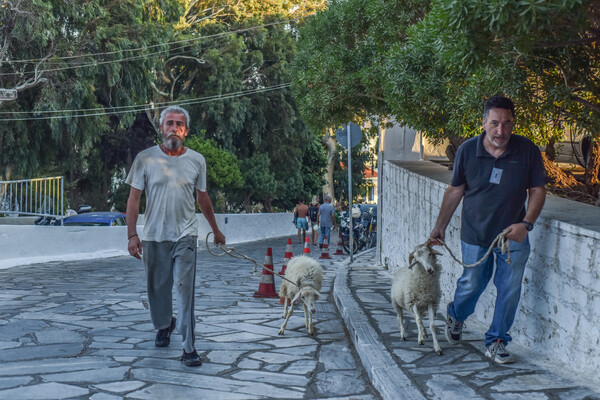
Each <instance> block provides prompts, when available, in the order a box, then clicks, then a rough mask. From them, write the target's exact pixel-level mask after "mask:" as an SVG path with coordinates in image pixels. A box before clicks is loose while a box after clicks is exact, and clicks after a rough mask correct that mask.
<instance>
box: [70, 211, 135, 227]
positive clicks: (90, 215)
mask: <svg viewBox="0 0 600 400" xmlns="http://www.w3.org/2000/svg"><path fill="white" fill-rule="evenodd" d="M59 225H60V224H59ZM63 225H64V226H124V225H127V221H126V220H125V214H124V213H121V212H112V211H98V212H86V213H83V214H77V215H73V216H72V217H67V218H65V219H64V221H63Z"/></svg>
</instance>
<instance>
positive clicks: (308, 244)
mask: <svg viewBox="0 0 600 400" xmlns="http://www.w3.org/2000/svg"><path fill="white" fill-rule="evenodd" d="M304 254H310V238H306V242H305V243H304Z"/></svg>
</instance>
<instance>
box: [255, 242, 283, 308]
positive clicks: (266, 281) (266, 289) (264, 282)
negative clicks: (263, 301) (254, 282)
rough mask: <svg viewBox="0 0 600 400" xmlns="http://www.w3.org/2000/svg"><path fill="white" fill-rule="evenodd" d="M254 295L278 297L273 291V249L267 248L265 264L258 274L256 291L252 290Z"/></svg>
mask: <svg viewBox="0 0 600 400" xmlns="http://www.w3.org/2000/svg"><path fill="white" fill-rule="evenodd" d="M267 268H269V269H267ZM254 297H279V295H278V294H277V293H275V280H274V279H273V249H271V248H270V247H269V248H267V255H266V256H265V264H264V267H263V269H262V275H261V276H260V284H259V285H258V291H256V292H254Z"/></svg>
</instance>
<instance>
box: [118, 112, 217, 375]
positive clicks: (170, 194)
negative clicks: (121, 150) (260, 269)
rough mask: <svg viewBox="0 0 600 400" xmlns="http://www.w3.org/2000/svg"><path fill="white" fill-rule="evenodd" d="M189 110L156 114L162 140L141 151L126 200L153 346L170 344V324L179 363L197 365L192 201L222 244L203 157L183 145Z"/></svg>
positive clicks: (129, 233) (132, 250) (195, 226)
mask: <svg viewBox="0 0 600 400" xmlns="http://www.w3.org/2000/svg"><path fill="white" fill-rule="evenodd" d="M189 121H190V117H189V114H188V112H187V111H186V110H185V109H183V108H181V107H176V106H171V107H168V108H166V109H165V110H163V112H162V113H161V114H160V121H159V123H160V126H159V131H160V133H161V134H162V139H163V142H162V144H160V145H158V146H153V147H150V148H148V149H146V150H144V151H142V152H140V153H139V154H138V155H137V157H136V158H135V161H134V162H133V165H132V167H131V171H130V172H129V175H128V176H127V180H126V182H127V184H129V185H130V186H131V189H130V192H129V199H128V200H127V237H128V242H129V243H128V246H127V247H128V250H129V254H131V255H132V256H133V257H135V258H137V259H142V254H143V260H144V266H145V269H146V276H147V288H148V303H149V305H150V317H151V319H152V323H153V325H154V327H155V329H157V330H158V332H157V334H156V338H155V340H154V344H155V346H156V347H166V346H168V345H169V344H170V336H171V332H173V330H174V329H175V328H177V331H178V332H179V333H180V334H181V336H182V345H183V355H182V356H181V361H182V362H183V363H184V364H185V365H187V366H199V365H201V364H202V359H201V358H200V357H199V356H198V353H197V351H196V348H195V347H194V340H195V338H194V327H195V318H194V287H195V278H196V243H197V237H198V219H197V218H196V214H195V211H196V210H195V204H194V202H195V199H194V194H196V199H197V201H198V205H199V206H200V210H201V211H202V213H203V214H204V217H205V218H206V220H207V221H208V223H209V224H210V227H211V228H212V231H213V234H214V237H215V244H225V236H224V235H223V233H221V231H220V230H219V227H218V226H217V223H216V221H215V215H214V211H213V207H212V202H211V200H210V197H209V196H208V193H207V192H206V161H205V160H204V157H203V156H202V155H201V154H199V153H197V152H195V151H194V150H191V149H188V148H186V147H184V146H183V141H184V139H185V137H186V136H187V134H188V132H189ZM143 191H145V192H146V211H145V215H144V216H145V223H144V231H143V234H142V237H141V238H140V237H139V236H138V234H137V229H136V226H137V220H138V216H139V210H140V199H141V196H142V192H143ZM173 286H175V288H176V291H177V316H178V317H179V318H178V319H176V318H175V317H174V316H173V304H172V303H173V301H172V299H173V293H172V292H173Z"/></svg>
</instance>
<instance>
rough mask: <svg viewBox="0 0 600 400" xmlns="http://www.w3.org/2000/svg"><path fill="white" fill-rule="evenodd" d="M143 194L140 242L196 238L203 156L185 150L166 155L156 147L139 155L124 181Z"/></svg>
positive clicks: (202, 187) (203, 166) (204, 182)
mask: <svg viewBox="0 0 600 400" xmlns="http://www.w3.org/2000/svg"><path fill="white" fill-rule="evenodd" d="M125 182H126V183H127V184H129V185H131V186H132V187H134V188H136V189H139V190H145V191H146V212H145V214H144V215H145V219H146V222H145V224H144V233H143V234H142V240H149V241H154V242H163V241H172V242H175V241H177V240H179V239H181V238H182V237H184V236H189V235H198V220H197V218H196V209H195V203H196V190H195V189H198V190H200V191H202V192H204V191H206V161H205V160H204V156H202V154H200V153H198V152H195V151H194V150H191V149H187V151H186V152H185V153H183V154H182V155H180V156H169V155H167V154H165V153H164V152H163V151H162V150H161V149H160V147H159V146H154V147H150V148H148V149H146V150H144V151H142V152H140V153H139V154H138V155H137V157H136V158H135V160H134V162H133V165H132V166H131V171H129V175H128V176H127V180H126V181H125Z"/></svg>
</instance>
